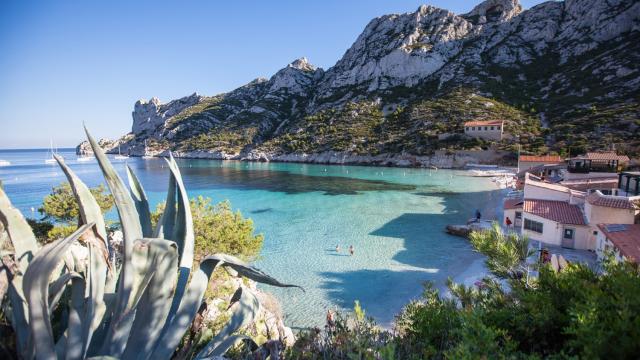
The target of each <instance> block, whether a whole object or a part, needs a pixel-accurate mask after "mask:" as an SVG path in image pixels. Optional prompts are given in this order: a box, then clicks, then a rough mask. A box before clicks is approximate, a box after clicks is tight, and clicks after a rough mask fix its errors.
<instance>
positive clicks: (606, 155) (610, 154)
mask: <svg viewBox="0 0 640 360" xmlns="http://www.w3.org/2000/svg"><path fill="white" fill-rule="evenodd" d="M584 158H586V159H589V160H618V161H629V157H628V156H626V155H618V154H616V152H615V151H604V152H588V153H587V155H586V156H584Z"/></svg>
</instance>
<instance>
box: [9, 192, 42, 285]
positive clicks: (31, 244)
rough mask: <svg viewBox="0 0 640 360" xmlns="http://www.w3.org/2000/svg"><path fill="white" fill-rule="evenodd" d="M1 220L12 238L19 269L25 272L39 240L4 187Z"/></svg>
mask: <svg viewBox="0 0 640 360" xmlns="http://www.w3.org/2000/svg"><path fill="white" fill-rule="evenodd" d="M0 222H2V225H3V226H4V229H5V231H6V232H7V234H9V238H10V239H11V244H12V245H13V249H14V251H15V259H16V261H17V262H18V270H19V271H20V274H24V272H25V271H26V269H27V266H28V265H29V261H31V259H32V258H33V256H34V255H35V254H36V252H37V251H38V242H37V241H36V237H35V235H33V231H31V226H29V224H28V223H27V220H25V218H24V216H22V214H21V213H20V210H18V209H16V208H14V207H13V205H11V201H10V200H9V197H7V194H5V192H4V190H2V188H0Z"/></svg>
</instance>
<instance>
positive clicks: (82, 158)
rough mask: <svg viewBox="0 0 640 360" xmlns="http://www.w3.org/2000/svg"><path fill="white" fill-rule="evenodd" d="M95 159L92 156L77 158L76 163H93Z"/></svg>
mask: <svg viewBox="0 0 640 360" xmlns="http://www.w3.org/2000/svg"><path fill="white" fill-rule="evenodd" d="M95 159H96V158H94V157H93V156H80V157H78V159H77V160H78V162H88V161H93V160H95Z"/></svg>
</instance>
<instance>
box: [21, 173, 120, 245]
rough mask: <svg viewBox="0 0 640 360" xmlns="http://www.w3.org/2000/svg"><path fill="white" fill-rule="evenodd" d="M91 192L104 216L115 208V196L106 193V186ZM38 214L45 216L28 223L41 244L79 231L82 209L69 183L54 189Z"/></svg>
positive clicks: (91, 189) (92, 189) (98, 187)
mask: <svg viewBox="0 0 640 360" xmlns="http://www.w3.org/2000/svg"><path fill="white" fill-rule="evenodd" d="M89 191H90V192H91V195H92V196H93V198H94V199H95V200H96V202H97V203H98V206H99V207H100V210H101V211H102V214H106V213H107V212H109V211H110V210H111V209H112V208H113V205H114V203H113V196H111V194H108V193H106V189H105V187H104V185H102V184H100V185H98V186H96V187H94V188H90V189H89ZM38 212H39V213H40V214H41V215H42V216H43V217H42V219H40V220H34V219H28V222H29V225H31V229H32V230H33V232H34V234H35V236H36V238H37V239H38V241H39V242H40V243H48V242H51V241H53V240H56V239H60V238H65V237H67V236H69V235H71V234H72V233H73V232H74V231H75V230H77V229H78V224H79V222H78V219H79V217H80V209H79V207H78V203H77V202H76V198H75V195H74V193H73V189H72V187H71V184H69V182H63V183H62V184H60V185H58V186H56V187H54V188H53V189H52V190H51V194H49V195H47V196H46V197H45V198H44V200H43V203H42V206H41V207H40V208H38Z"/></svg>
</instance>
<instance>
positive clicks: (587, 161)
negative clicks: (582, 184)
mask: <svg viewBox="0 0 640 360" xmlns="http://www.w3.org/2000/svg"><path fill="white" fill-rule="evenodd" d="M628 163H629V157H628V156H626V155H618V154H616V153H615V151H606V152H588V153H587V154H586V155H581V156H577V157H574V158H570V159H568V160H567V171H566V173H565V174H564V179H565V180H573V179H581V178H586V177H590V178H595V177H611V176H617V173H618V172H620V171H622V169H623V168H624V167H625V166H626V165H627V164H628Z"/></svg>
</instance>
